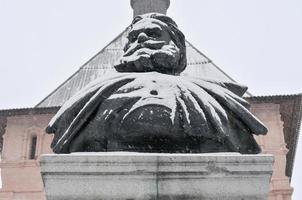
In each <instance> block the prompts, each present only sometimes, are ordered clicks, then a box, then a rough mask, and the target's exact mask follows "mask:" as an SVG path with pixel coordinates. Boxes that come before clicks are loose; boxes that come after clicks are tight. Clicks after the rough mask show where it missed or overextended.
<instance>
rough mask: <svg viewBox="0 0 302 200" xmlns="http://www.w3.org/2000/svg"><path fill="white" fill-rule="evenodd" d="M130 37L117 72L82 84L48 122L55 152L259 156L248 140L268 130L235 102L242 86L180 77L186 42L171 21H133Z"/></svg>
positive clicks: (154, 18)
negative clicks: (253, 154) (226, 153)
mask: <svg viewBox="0 0 302 200" xmlns="http://www.w3.org/2000/svg"><path fill="white" fill-rule="evenodd" d="M128 39H129V42H128V43H127V45H126V46H125V54H124V56H123V57H122V58H121V62H120V64H118V65H116V66H115V68H116V70H117V71H119V72H122V73H118V74H116V75H113V76H110V77H105V78H103V79H99V80H97V81H95V82H94V83H92V84H90V85H89V86H87V87H86V88H85V89H83V90H82V91H80V92H79V93H78V94H77V95H75V96H74V97H72V98H71V99H70V100H69V101H67V102H66V103H65V105H64V106H63V107H62V108H61V109H60V110H59V112H58V113H57V114H56V116H55V117H54V118H53V119H52V121H51V122H50V124H49V126H48V127H47V130H46V131H47V132H48V133H54V134H55V136H54V140H53V142H52V148H53V150H54V152H56V153H70V152H100V151H136V152H165V153H205V152H240V153H259V152H260V148H259V146H258V145H257V143H256V141H255V140H254V138H253V134H265V133H266V132H267V129H266V128H265V126H264V125H263V124H262V123H261V122H260V121H258V119H257V118H255V117H254V116H253V115H252V114H251V113H250V112H249V110H248V106H249V104H248V103H247V102H246V101H245V100H244V99H242V98H241V96H242V95H243V94H244V92H245V91H246V89H247V88H246V87H244V86H241V85H239V84H236V83H225V82H218V81H211V80H202V79H198V78H190V77H182V76H178V74H179V73H180V72H181V71H183V70H184V69H185V67H186V56H185V55H186V52H185V38H184V35H183V34H182V33H181V32H180V31H179V29H178V28H177V25H176V24H175V22H174V21H173V20H172V19H171V18H169V17H167V16H165V15H161V14H146V15H143V16H138V17H136V18H135V19H134V21H133V23H132V27H131V30H130V33H129V36H128ZM128 72H130V73H128Z"/></svg>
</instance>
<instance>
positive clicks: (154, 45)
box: [124, 40, 166, 57]
mask: <svg viewBox="0 0 302 200" xmlns="http://www.w3.org/2000/svg"><path fill="white" fill-rule="evenodd" d="M165 44H166V43H165V41H154V40H147V41H145V42H144V43H137V44H136V45H132V46H130V47H129V48H128V49H127V50H126V52H125V54H124V57H125V56H130V55H132V54H133V53H134V52H136V51H137V50H139V49H141V48H148V49H155V50H156V49H161V48H162V47H163V46H164V45H165Z"/></svg>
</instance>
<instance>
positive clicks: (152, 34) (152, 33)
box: [148, 32, 159, 38]
mask: <svg viewBox="0 0 302 200" xmlns="http://www.w3.org/2000/svg"><path fill="white" fill-rule="evenodd" d="M148 35H149V36H150V37H153V38H158V37H159V35H158V34H157V33H155V32H151V33H150V34H148Z"/></svg>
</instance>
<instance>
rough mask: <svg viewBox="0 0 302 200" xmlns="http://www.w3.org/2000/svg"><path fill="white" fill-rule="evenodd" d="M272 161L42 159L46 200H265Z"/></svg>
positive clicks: (221, 156) (114, 156)
mask: <svg viewBox="0 0 302 200" xmlns="http://www.w3.org/2000/svg"><path fill="white" fill-rule="evenodd" d="M272 165H273V156H271V155H241V154H237V153H218V154H149V153H121V152H117V153H79V154H69V155H62V154H61V155H43V156H42V157H41V173H42V177H43V181H44V185H45V191H46V196H47V199H48V200H61V199H62V200H63V199H65V200H66V199H68V200H72V199H77V200H78V199H81V200H88V199H89V200H92V199H93V200H99V199H128V200H130V199H132V200H134V199H154V200H155V199H164V200H168V199H169V200H172V199H173V200H174V199H177V200H180V199H190V200H191V199H219V200H222V199H223V200H237V199H238V200H251V199H253V200H255V199H257V200H260V199H261V200H264V199H267V198H268V192H269V182H270V177H271V174H272Z"/></svg>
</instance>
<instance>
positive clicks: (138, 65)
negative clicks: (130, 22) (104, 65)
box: [115, 40, 180, 74]
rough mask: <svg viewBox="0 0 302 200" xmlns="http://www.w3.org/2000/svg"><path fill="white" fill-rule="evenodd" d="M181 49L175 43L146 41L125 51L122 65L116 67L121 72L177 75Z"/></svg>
mask: <svg viewBox="0 0 302 200" xmlns="http://www.w3.org/2000/svg"><path fill="white" fill-rule="evenodd" d="M179 60H180V53H179V48H178V47H177V46H176V45H175V44H174V43H173V42H170V43H169V44H165V42H162V41H152V40H149V41H146V42H144V43H142V44H136V45H135V44H133V45H131V46H130V47H129V48H127V50H126V51H125V54H124V56H123V57H122V58H121V61H120V64H118V65H115V68H116V70H117V71H119V72H151V71H157V72H161V73H166V74H175V71H178V70H177V68H178V67H179Z"/></svg>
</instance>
